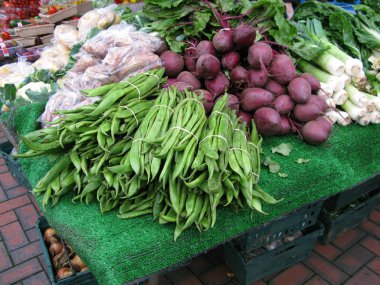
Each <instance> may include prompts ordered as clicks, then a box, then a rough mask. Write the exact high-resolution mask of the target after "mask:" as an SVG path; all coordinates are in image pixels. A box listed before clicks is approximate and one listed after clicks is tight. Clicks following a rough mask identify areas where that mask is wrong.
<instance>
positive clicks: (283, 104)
mask: <svg viewBox="0 0 380 285" xmlns="http://www.w3.org/2000/svg"><path fill="white" fill-rule="evenodd" d="M273 108H274V109H276V110H277V111H278V112H279V113H280V115H288V114H289V113H290V112H291V111H292V110H293V108H294V102H293V100H292V99H291V98H290V97H289V96H288V95H280V96H278V97H277V98H276V99H274V101H273Z"/></svg>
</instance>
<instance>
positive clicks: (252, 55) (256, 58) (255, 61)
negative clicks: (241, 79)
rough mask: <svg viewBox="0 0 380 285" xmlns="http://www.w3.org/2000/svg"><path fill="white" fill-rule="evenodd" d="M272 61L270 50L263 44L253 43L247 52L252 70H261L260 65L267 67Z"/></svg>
mask: <svg viewBox="0 0 380 285" xmlns="http://www.w3.org/2000/svg"><path fill="white" fill-rule="evenodd" d="M272 59H273V53H272V48H271V47H270V46H269V45H267V44H265V43H260V42H258V43H254V44H253V45H251V46H250V47H249V50H248V62H249V65H250V66H252V67H253V68H261V65H262V64H264V65H265V66H269V64H270V63H271V61H272Z"/></svg>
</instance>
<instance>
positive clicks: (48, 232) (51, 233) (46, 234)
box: [44, 228, 57, 242]
mask: <svg viewBox="0 0 380 285" xmlns="http://www.w3.org/2000/svg"><path fill="white" fill-rule="evenodd" d="M55 234H57V233H56V231H55V230H54V229H53V228H47V229H46V230H45V232H44V241H45V242H46V240H47V239H48V238H49V237H52V236H54V235H55Z"/></svg>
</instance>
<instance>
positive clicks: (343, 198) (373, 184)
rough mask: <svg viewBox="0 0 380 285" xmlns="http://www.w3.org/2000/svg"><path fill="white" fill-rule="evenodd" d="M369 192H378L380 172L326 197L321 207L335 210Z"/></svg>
mask: <svg viewBox="0 0 380 285" xmlns="http://www.w3.org/2000/svg"><path fill="white" fill-rule="evenodd" d="M370 192H375V193H376V192H380V174H378V175H376V176H373V177H371V178H369V179H367V180H366V181H364V182H362V183H360V184H358V185H356V186H354V187H352V188H350V189H348V190H346V191H344V192H342V193H339V194H337V195H335V196H333V197H331V198H329V199H327V200H326V201H325V203H324V204H323V207H324V208H325V209H326V210H328V211H330V212H331V211H337V210H339V209H342V208H344V207H346V206H347V205H349V204H351V203H353V202H354V201H356V200H358V199H359V198H360V197H362V196H364V195H366V194H368V193H370Z"/></svg>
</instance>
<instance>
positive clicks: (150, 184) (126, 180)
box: [18, 70, 278, 239]
mask: <svg viewBox="0 0 380 285" xmlns="http://www.w3.org/2000/svg"><path fill="white" fill-rule="evenodd" d="M162 75H163V71H162V70H155V71H150V72H148V73H146V74H141V75H138V76H135V77H133V78H130V79H129V80H128V81H126V82H121V83H117V84H111V85H107V86H103V87H100V88H97V89H94V90H89V91H86V95H87V96H100V97H101V100H100V101H98V102H96V103H94V104H92V105H88V106H83V107H80V108H78V109H75V110H70V111H63V112H61V114H62V118H60V119H59V120H58V121H56V122H54V123H55V124H57V123H59V124H58V126H52V127H49V128H46V129H43V130H38V131H35V132H33V133H30V134H28V135H27V136H26V137H24V138H22V139H23V142H24V143H25V144H26V145H27V146H28V147H29V149H30V150H29V151H28V152H26V153H24V154H19V155H18V156H19V157H35V156H41V155H49V154H51V153H56V152H58V151H59V152H61V153H62V154H63V156H62V157H61V158H59V159H58V160H57V162H56V164H55V165H54V166H53V167H52V169H51V170H50V171H49V172H48V173H47V174H46V176H45V177H44V178H43V179H42V180H41V181H40V182H39V183H38V184H37V186H36V187H35V189H34V190H33V193H34V194H35V195H41V194H43V195H44V197H43V205H44V206H46V205H48V204H49V202H50V200H51V202H52V204H53V205H54V204H56V203H57V202H58V201H59V198H60V197H62V195H64V194H66V193H69V192H73V193H74V197H73V201H81V202H83V201H85V202H86V203H90V202H91V201H92V200H95V199H96V200H97V201H98V203H99V205H100V209H101V211H102V212H106V211H110V210H112V209H114V208H117V207H119V214H118V217H120V218H133V217H137V216H141V215H145V214H152V215H153V217H154V218H155V219H158V222H159V223H161V224H166V223H174V224H175V225H176V227H175V233H174V238H175V239H176V238H177V237H178V236H179V235H180V234H181V233H182V232H183V231H184V230H186V229H187V228H189V227H190V226H192V225H194V224H195V225H196V227H197V228H198V229H199V230H207V229H209V228H212V227H213V226H214V225H215V222H216V215H217V212H216V209H217V207H218V205H224V206H227V205H232V206H234V207H236V208H238V207H245V206H248V207H249V208H251V209H255V210H257V211H259V212H261V213H263V211H262V208H261V200H263V201H265V202H268V203H276V202H278V201H276V200H275V199H274V198H273V197H271V196H270V195H268V194H267V193H265V192H264V191H263V190H262V189H261V188H260V187H259V186H258V181H259V176H260V156H259V150H260V148H261V138H260V137H259V135H258V133H257V131H256V128H255V126H254V124H253V130H252V134H251V136H250V138H249V136H248V129H247V127H246V125H245V124H241V123H240V121H239V119H238V118H237V116H236V114H235V113H234V111H232V110H230V109H229V108H228V107H227V106H226V104H227V100H228V98H227V96H224V97H222V98H221V99H220V100H219V101H218V102H217V103H216V105H215V107H214V109H213V112H212V114H211V115H210V116H209V117H208V118H207V116H206V114H205V110H204V108H203V105H202V102H201V100H202V98H200V97H199V96H198V95H196V94H195V93H192V92H188V91H184V92H182V93H181V92H178V90H177V89H173V88H169V89H160V88H159V87H158V86H159V85H160V84H161V83H162V82H163V81H164V79H162ZM154 98H155V100H153V99H154ZM248 138H249V139H248Z"/></svg>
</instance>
